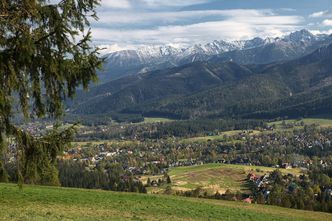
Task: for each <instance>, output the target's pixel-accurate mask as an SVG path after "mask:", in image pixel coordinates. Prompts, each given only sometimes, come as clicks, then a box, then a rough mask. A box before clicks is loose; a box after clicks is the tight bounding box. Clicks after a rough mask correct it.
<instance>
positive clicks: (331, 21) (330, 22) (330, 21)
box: [322, 19, 332, 26]
mask: <svg viewBox="0 0 332 221" xmlns="http://www.w3.org/2000/svg"><path fill="white" fill-rule="evenodd" d="M322 25H324V26H332V19H325V20H324V21H323V22H322Z"/></svg>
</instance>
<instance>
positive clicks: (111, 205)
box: [0, 184, 332, 221]
mask: <svg viewBox="0 0 332 221" xmlns="http://www.w3.org/2000/svg"><path fill="white" fill-rule="evenodd" d="M331 219H332V214H326V213H318V212H310V211H299V210H292V209H285V208H279V207H272V206H262V205H250V204H245V203H242V202H226V201H217V200H204V199H196V198H183V197H175V196H163V195H148V194H134V193H115V192H106V191H100V190H82V189H68V188H58V187H41V186H24V188H23V190H19V189H18V187H17V186H16V185H11V184H0V220H4V221H8V220H17V221H18V220H20V221H24V220H26V221H28V220H33V221H34V220H47V221H53V220H85V221H94V220H175V221H177V220H225V221H243V220H246V221H251V220H252V221H269V220H273V221H302V220H303V221H311V220H312V221H315V220H316V221H325V220H326V221H327V220H331Z"/></svg>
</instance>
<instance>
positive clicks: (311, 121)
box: [269, 118, 332, 128]
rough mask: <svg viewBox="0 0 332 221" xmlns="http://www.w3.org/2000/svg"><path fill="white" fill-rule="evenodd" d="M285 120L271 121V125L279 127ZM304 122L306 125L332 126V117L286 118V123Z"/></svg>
mask: <svg viewBox="0 0 332 221" xmlns="http://www.w3.org/2000/svg"><path fill="white" fill-rule="evenodd" d="M282 122H283V121H276V122H271V123H269V125H276V126H277V127H278V126H279V127H280V126H281V125H282ZM301 122H303V123H304V124H306V125H311V124H317V125H319V126H320V127H325V128H326V127H332V119H328V118H303V119H301V120H285V123H286V124H299V123H301Z"/></svg>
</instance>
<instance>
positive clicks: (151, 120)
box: [144, 117, 174, 123]
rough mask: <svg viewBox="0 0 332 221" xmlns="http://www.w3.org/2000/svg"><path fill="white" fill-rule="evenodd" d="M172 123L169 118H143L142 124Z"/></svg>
mask: <svg viewBox="0 0 332 221" xmlns="http://www.w3.org/2000/svg"><path fill="white" fill-rule="evenodd" d="M171 121H174V120H172V119H169V118H154V117H145V118H144V123H164V122H171Z"/></svg>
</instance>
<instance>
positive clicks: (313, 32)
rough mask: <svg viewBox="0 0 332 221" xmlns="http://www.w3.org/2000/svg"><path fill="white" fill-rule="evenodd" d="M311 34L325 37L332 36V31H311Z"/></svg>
mask: <svg viewBox="0 0 332 221" xmlns="http://www.w3.org/2000/svg"><path fill="white" fill-rule="evenodd" d="M310 32H311V33H312V34H314V35H323V34H325V35H330V34H332V29H329V30H324V31H322V30H310Z"/></svg>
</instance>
